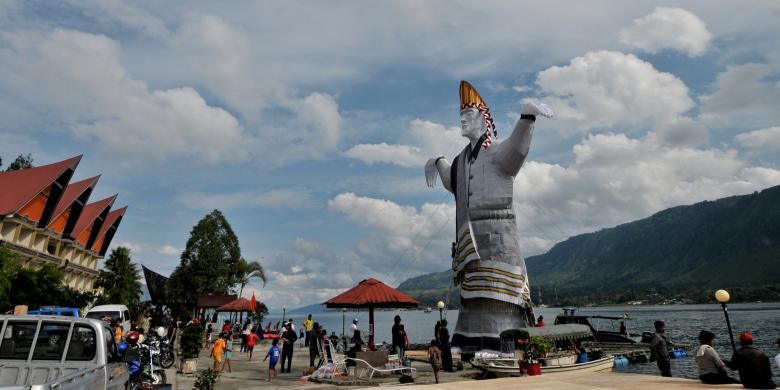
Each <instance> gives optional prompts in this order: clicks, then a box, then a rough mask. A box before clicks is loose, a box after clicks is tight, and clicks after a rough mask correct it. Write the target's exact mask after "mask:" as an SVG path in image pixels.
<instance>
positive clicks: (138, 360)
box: [117, 332, 167, 390]
mask: <svg viewBox="0 0 780 390" xmlns="http://www.w3.org/2000/svg"><path fill="white" fill-rule="evenodd" d="M134 333H135V332H131V333H130V335H128V337H127V339H128V340H127V342H121V343H119V345H118V346H117V347H118V349H119V351H120V353H122V352H123V353H124V357H125V362H126V363H127V368H128V371H129V372H130V380H129V381H128V384H127V388H128V389H129V390H137V389H151V388H153V385H159V384H165V383H167V377H166V375H165V370H163V369H159V368H155V364H154V360H155V355H159V350H155V349H154V348H151V347H150V346H149V345H148V344H141V343H138V336H137V333H136V334H134Z"/></svg>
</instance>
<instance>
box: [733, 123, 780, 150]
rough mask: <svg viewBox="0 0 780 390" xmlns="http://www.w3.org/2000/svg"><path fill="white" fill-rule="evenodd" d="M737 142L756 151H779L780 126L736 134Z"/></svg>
mask: <svg viewBox="0 0 780 390" xmlns="http://www.w3.org/2000/svg"><path fill="white" fill-rule="evenodd" d="M736 140H737V143H739V144H740V145H742V146H743V147H745V148H747V149H750V150H752V151H756V152H770V153H780V127H778V126H775V127H767V128H765V129H759V130H753V131H750V132H747V133H743V134H739V135H737V136H736Z"/></svg>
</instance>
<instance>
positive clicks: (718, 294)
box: [715, 290, 737, 352]
mask: <svg viewBox="0 0 780 390" xmlns="http://www.w3.org/2000/svg"><path fill="white" fill-rule="evenodd" d="M715 299H716V300H717V301H718V302H720V306H721V307H722V308H723V314H724V315H725V316H726V327H728V329H729V339H731V349H732V350H733V351H734V352H736V351H737V346H736V344H734V334H733V333H731V321H729V310H728V309H726V302H728V301H729V299H731V296H730V295H729V292H728V291H726V290H718V291H715Z"/></svg>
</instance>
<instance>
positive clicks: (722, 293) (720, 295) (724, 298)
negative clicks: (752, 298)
mask: <svg viewBox="0 0 780 390" xmlns="http://www.w3.org/2000/svg"><path fill="white" fill-rule="evenodd" d="M715 299H716V300H717V301H718V302H720V303H726V302H728V301H729V299H731V295H729V292H728V291H726V290H718V291H715Z"/></svg>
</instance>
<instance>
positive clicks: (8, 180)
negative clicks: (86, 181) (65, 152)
mask: <svg viewBox="0 0 780 390" xmlns="http://www.w3.org/2000/svg"><path fill="white" fill-rule="evenodd" d="M80 161H81V155H79V156H76V157H71V158H69V159H67V160H63V161H60V162H57V163H54V164H49V165H42V166H40V167H34V168H27V169H20V170H18V171H10V172H0V188H2V191H0V215H9V214H14V213H16V212H18V211H19V210H20V209H22V208H23V207H24V206H25V205H27V204H28V203H29V202H30V201H31V200H33V199H34V198H35V197H36V196H37V195H38V194H39V193H41V192H42V191H44V190H46V188H47V187H49V186H50V185H52V184H53V183H57V184H58V186H55V187H57V189H56V191H52V192H51V193H50V195H49V200H48V201H47V203H46V211H48V212H46V211H45V212H44V214H43V216H42V218H41V220H40V221H39V222H40V223H41V224H42V225H43V226H46V224H47V223H48V222H49V217H50V216H51V213H52V211H53V208H54V206H55V205H56V204H57V203H58V202H59V199H60V197H61V195H62V192H63V191H62V188H63V187H65V185H66V184H67V183H68V181H70V178H71V176H73V171H75V170H76V167H77V166H78V165H79V162H80Z"/></svg>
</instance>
